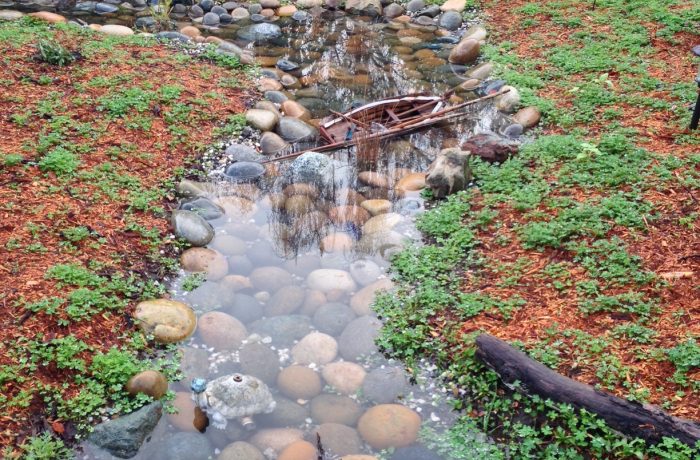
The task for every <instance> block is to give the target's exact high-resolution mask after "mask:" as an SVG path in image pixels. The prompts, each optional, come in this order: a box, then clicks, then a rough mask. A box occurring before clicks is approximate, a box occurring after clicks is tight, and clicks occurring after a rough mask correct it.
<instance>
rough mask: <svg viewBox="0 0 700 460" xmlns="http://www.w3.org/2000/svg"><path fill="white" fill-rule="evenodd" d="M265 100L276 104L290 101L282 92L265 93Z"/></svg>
mask: <svg viewBox="0 0 700 460" xmlns="http://www.w3.org/2000/svg"><path fill="white" fill-rule="evenodd" d="M265 99H267V100H268V101H270V102H274V103H275V104H281V103H283V102H284V101H286V100H288V99H289V97H287V95H286V94H284V93H283V92H281V91H265Z"/></svg>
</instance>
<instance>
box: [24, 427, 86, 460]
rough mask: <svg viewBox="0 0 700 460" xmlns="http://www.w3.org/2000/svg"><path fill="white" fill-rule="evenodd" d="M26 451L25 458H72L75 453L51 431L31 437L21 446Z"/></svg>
mask: <svg viewBox="0 0 700 460" xmlns="http://www.w3.org/2000/svg"><path fill="white" fill-rule="evenodd" d="M20 447H21V448H22V450H23V451H24V457H23V458H24V460H70V459H72V458H73V453H72V452H71V450H70V449H68V448H67V447H66V446H65V444H63V441H61V440H60V439H57V438H54V437H53V436H51V435H50V434H49V433H44V434H42V435H41V436H34V437H32V438H29V441H26V442H24V444H22V445H21V446H20Z"/></svg>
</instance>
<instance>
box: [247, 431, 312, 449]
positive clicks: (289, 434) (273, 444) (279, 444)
mask: <svg viewBox="0 0 700 460" xmlns="http://www.w3.org/2000/svg"><path fill="white" fill-rule="evenodd" d="M303 437H304V432H303V431H301V430H297V429H294V428H267V429H263V430H259V431H258V432H257V433H255V435H254V436H253V437H252V438H250V443H251V444H253V445H254V446H255V447H257V448H258V449H260V450H261V451H262V452H265V451H267V450H268V449H270V450H271V451H272V452H273V453H279V452H282V450H284V448H285V447H287V446H288V445H290V444H292V443H293V442H296V441H300V440H302V439H303Z"/></svg>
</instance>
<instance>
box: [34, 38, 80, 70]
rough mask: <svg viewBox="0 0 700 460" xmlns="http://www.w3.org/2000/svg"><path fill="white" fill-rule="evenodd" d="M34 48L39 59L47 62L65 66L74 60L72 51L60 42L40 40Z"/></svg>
mask: <svg viewBox="0 0 700 460" xmlns="http://www.w3.org/2000/svg"><path fill="white" fill-rule="evenodd" d="M36 48H37V50H38V52H39V56H38V58H39V60H40V61H42V62H46V63H47V64H51V65H57V66H60V67H62V66H66V65H68V64H70V63H71V62H73V61H75V56H74V55H73V53H71V52H70V51H68V50H67V49H65V48H64V47H63V46H62V45H61V44H60V43H56V42H53V41H48V40H41V41H40V42H39V43H37V45H36Z"/></svg>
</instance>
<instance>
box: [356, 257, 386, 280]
mask: <svg viewBox="0 0 700 460" xmlns="http://www.w3.org/2000/svg"><path fill="white" fill-rule="evenodd" d="M350 274H351V275H352V277H353V279H354V280H355V281H357V282H358V283H359V284H360V285H362V286H367V285H368V284H372V283H374V282H375V281H377V279H378V278H379V277H380V276H381V275H382V274H383V271H382V269H381V268H380V267H379V265H377V264H376V263H374V262H372V261H371V260H366V259H360V260H356V261H355V262H353V263H352V264H350Z"/></svg>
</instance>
